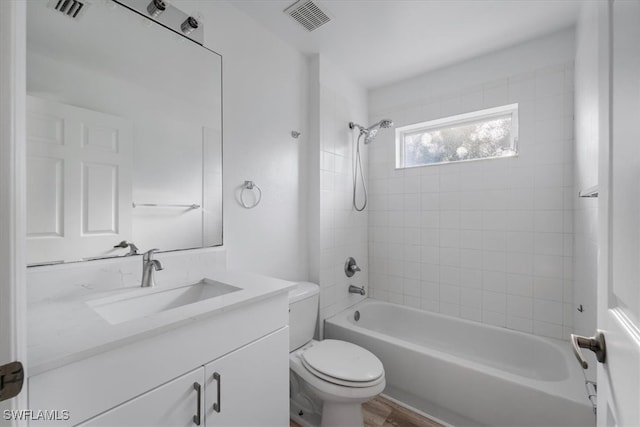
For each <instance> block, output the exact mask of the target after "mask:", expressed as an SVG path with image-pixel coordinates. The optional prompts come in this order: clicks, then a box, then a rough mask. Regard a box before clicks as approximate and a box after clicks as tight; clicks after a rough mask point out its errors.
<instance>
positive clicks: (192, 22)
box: [180, 16, 198, 36]
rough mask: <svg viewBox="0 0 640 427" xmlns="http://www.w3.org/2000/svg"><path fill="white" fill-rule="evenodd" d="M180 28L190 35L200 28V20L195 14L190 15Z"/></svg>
mask: <svg viewBox="0 0 640 427" xmlns="http://www.w3.org/2000/svg"><path fill="white" fill-rule="evenodd" d="M180 29H181V30H182V33H183V34H184V35H185V36H188V35H189V34H191V33H192V32H194V31H195V30H197V29H198V20H197V19H196V18H194V17H193V16H190V17H188V18H187V19H185V20H184V22H183V23H182V25H180Z"/></svg>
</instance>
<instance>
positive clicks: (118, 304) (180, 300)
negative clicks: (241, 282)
mask: <svg viewBox="0 0 640 427" xmlns="http://www.w3.org/2000/svg"><path fill="white" fill-rule="evenodd" d="M240 290H242V289H241V288H238V287H235V286H231V285H227V284H225V283H220V282H216V281H214V280H209V279H202V280H200V281H199V282H197V283H194V284H192V285H187V286H181V287H178V288H173V289H168V290H166V291H157V292H154V291H156V289H148V290H147V289H145V290H137V291H135V294H134V295H132V296H130V297H128V298H127V297H125V298H122V299H118V300H116V301H114V300H113V299H111V298H110V299H108V300H105V299H102V300H97V301H89V302H88V304H89V306H90V307H91V308H93V310H94V311H95V312H96V313H98V314H99V315H100V316H102V318H103V319H105V320H106V321H107V322H109V323H111V324H112V325H115V324H118V323H122V322H126V321H128V320H133V319H138V318H141V317H145V316H149V315H152V314H156V313H160V312H163V311H168V310H172V309H174V308H179V307H183V306H185V305H188V304H193V303H196V302H200V301H204V300H207V299H210V298H215V297H219V296H221V295H225V294H228V293H231V292H236V291H240ZM149 292H151V293H149Z"/></svg>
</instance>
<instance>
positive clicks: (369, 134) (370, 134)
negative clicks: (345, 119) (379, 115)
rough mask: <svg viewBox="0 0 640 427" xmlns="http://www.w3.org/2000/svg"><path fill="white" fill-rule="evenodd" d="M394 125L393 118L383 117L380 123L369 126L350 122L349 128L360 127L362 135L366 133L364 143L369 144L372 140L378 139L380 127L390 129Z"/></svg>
mask: <svg viewBox="0 0 640 427" xmlns="http://www.w3.org/2000/svg"><path fill="white" fill-rule="evenodd" d="M391 126H393V120H391V119H382V120H380V121H379V122H378V123H375V124H373V125H371V126H369V127H368V128H365V127H364V126H360V125H359V124H357V123H354V122H349V129H354V128H358V129H359V130H360V135H364V143H365V144H369V143H370V142H371V141H373V140H374V139H376V135H377V134H378V131H379V130H380V129H388V128H390V127H391Z"/></svg>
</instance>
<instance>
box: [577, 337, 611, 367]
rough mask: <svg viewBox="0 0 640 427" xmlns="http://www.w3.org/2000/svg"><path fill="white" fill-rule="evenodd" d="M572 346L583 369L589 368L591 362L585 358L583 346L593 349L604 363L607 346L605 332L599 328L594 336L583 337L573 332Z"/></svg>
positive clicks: (598, 358) (597, 357) (599, 360)
mask: <svg viewBox="0 0 640 427" xmlns="http://www.w3.org/2000/svg"><path fill="white" fill-rule="evenodd" d="M571 346H572V347H573V354H575V355H576V358H577V359H578V362H580V366H582V369H587V368H588V367H589V364H588V363H587V361H586V360H585V359H584V356H583V355H582V351H581V350H580V349H581V348H586V349H588V350H591V351H593V352H594V353H595V354H596V359H597V360H598V362H600V363H604V361H605V359H606V356H607V346H606V344H605V341H604V333H603V332H602V331H601V330H599V329H598V330H597V331H596V335H595V336H593V337H583V336H580V335H574V334H571Z"/></svg>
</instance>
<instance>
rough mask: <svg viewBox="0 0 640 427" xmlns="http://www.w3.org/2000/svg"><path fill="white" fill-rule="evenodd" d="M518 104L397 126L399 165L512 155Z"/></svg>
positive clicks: (400, 166)
mask: <svg viewBox="0 0 640 427" xmlns="http://www.w3.org/2000/svg"><path fill="white" fill-rule="evenodd" d="M517 142H518V104H511V105H505V106H502V107H496V108H489V109H486V110H480V111H474V112H472V113H466V114H460V115H457V116H452V117H446V118H443V119H438V120H431V121H428V122H422V123H416V124H413V125H409V126H402V127H397V128H396V167H397V168H410V167H414V166H426V165H433V164H441V163H451V162H463V161H470V160H482V159H491V158H498V157H513V156H516V155H517V154H518V147H517Z"/></svg>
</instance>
